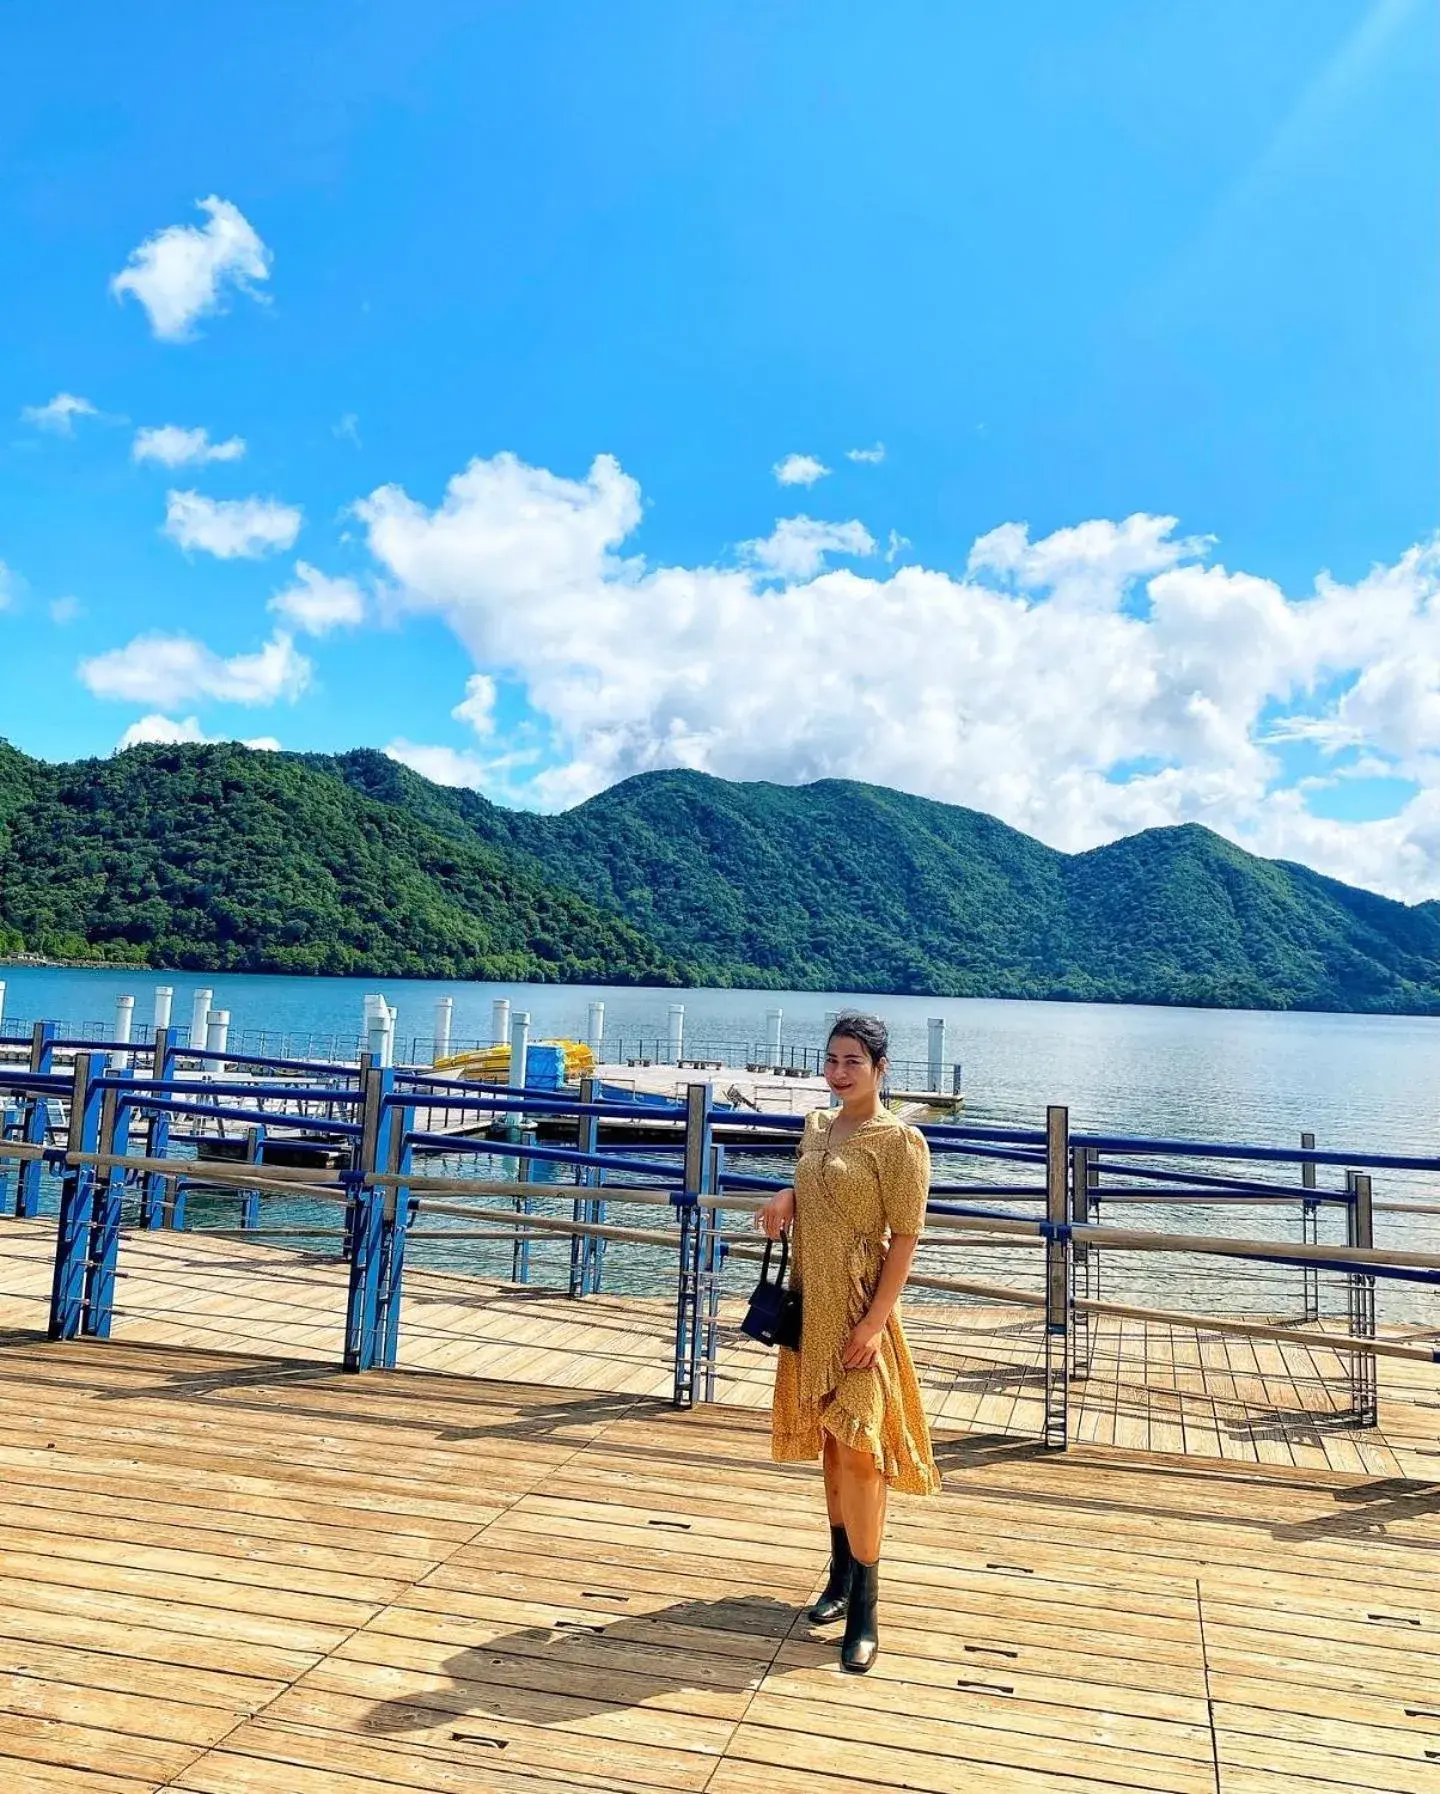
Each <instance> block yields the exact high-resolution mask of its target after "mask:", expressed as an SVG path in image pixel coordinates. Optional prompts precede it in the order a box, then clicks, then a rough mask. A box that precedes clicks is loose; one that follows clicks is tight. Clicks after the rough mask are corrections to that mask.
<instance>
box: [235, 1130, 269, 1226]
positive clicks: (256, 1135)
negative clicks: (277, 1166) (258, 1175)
mask: <svg viewBox="0 0 1440 1794" xmlns="http://www.w3.org/2000/svg"><path fill="white" fill-rule="evenodd" d="M264 1149H265V1130H264V1128H263V1127H252V1128H247V1129H246V1130H245V1163H246V1164H247V1165H258V1164H259V1163H260V1155H261V1153H262V1152H263V1151H264ZM240 1225H241V1226H242V1227H247V1228H248V1227H258V1226H259V1225H260V1192H259V1191H258V1190H241V1191H240Z"/></svg>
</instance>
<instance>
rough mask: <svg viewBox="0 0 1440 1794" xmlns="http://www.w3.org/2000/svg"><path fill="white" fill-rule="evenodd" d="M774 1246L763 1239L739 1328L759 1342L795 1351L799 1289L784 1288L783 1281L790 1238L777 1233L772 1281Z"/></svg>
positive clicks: (798, 1324) (771, 1242) (787, 1263)
mask: <svg viewBox="0 0 1440 1794" xmlns="http://www.w3.org/2000/svg"><path fill="white" fill-rule="evenodd" d="M774 1246H775V1242H774V1240H766V1242H765V1256H764V1258H763V1259H762V1260H761V1263H760V1281H759V1282H758V1283H757V1284H756V1285H755V1288H754V1290H753V1292H752V1293H751V1296H750V1306H749V1308H748V1309H747V1310H746V1311H745V1318H744V1320H743V1321H741V1323H740V1331H741V1332H742V1333H746V1334H748V1335H749V1336H750V1338H751V1339H758V1340H759V1341H760V1343H761V1345H767V1346H788V1347H789V1349H790V1350H791V1351H792V1352H798V1351H799V1349H800V1292H799V1290H798V1289H788V1288H787V1287H786V1285H785V1272H786V1268H787V1267H788V1265H789V1263H790V1241H789V1240H788V1239H787V1238H786V1237H785V1236H784V1235H783V1234H782V1235H781V1238H780V1270H779V1273H778V1275H777V1276H776V1278H775V1281H774V1282H773V1283H772V1282H771V1281H770V1254H771V1252H772V1251H773V1249H774Z"/></svg>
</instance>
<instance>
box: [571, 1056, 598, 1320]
mask: <svg viewBox="0 0 1440 1794" xmlns="http://www.w3.org/2000/svg"><path fill="white" fill-rule="evenodd" d="M594 1101H595V1080H594V1078H581V1080H580V1102H581V1105H582V1107H589V1106H590V1105H591V1104H593V1103H594ZM599 1138H600V1118H599V1116H597V1115H585V1114H581V1115H579V1116H577V1117H576V1126H575V1150H576V1151H577V1152H580V1153H589V1154H591V1155H592V1156H593V1155H594V1152H595V1149H596V1145H597V1143H598V1141H599ZM595 1169H596V1168H595V1166H593V1165H577V1166H576V1168H575V1181H576V1183H577V1184H579V1185H580V1186H581V1187H582V1188H584V1187H586V1186H588V1185H589V1184H590V1183H592V1182H593V1181H594V1180H593V1173H594V1171H595ZM590 1207H591V1198H590V1197H588V1196H577V1197H576V1198H575V1202H574V1218H575V1225H576V1226H577V1227H580V1226H583V1225H585V1224H587V1223H589V1221H590ZM591 1243H592V1242H591V1238H590V1237H589V1236H588V1235H581V1234H578V1233H572V1234H571V1236H570V1294H571V1296H585V1295H588V1294H589V1293H590V1291H589V1270H590V1246H591Z"/></svg>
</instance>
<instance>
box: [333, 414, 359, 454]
mask: <svg viewBox="0 0 1440 1794" xmlns="http://www.w3.org/2000/svg"><path fill="white" fill-rule="evenodd" d="M330 434H331V435H332V436H334V437H335V439H336V440H337V441H338V442H348V443H350V444H351V446H352V447H354V448H359V447H360V419H359V418H358V417H356V415H355V413H354V412H353V411H347V412H346V413H345V415H344V417H342V418H340V419H338V420H337V421H336V422H335V423H333V424H331V426H330Z"/></svg>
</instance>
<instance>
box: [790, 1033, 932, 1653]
mask: <svg viewBox="0 0 1440 1794" xmlns="http://www.w3.org/2000/svg"><path fill="white" fill-rule="evenodd" d="M888 1045H889V1041H888V1037H887V1035H886V1031H885V1024H884V1023H883V1022H881V1021H877V1020H876V1018H875V1017H874V1016H868V1015H842V1016H841V1017H840V1018H839V1019H838V1020H837V1022H836V1023H835V1026H834V1028H833V1029H832V1030H831V1032H830V1039H829V1042H828V1043H827V1047H826V1055H825V1081H826V1083H827V1084H829V1086H830V1088H831V1090H832V1091H833V1092H834V1094H835V1095H836V1096H837V1097H838V1098H839V1099H840V1107H839V1108H838V1109H832V1110H830V1111H829V1112H828V1113H827V1112H825V1111H821V1110H816V1111H814V1112H812V1113H811V1114H810V1115H809V1116H807V1117H806V1121H805V1131H804V1133H803V1134H802V1135H801V1138H800V1156H799V1159H798V1161H797V1163H796V1167H795V1183H794V1187H793V1188H791V1189H786V1190H781V1191H780V1192H779V1193H778V1194H777V1195H775V1196H773V1197H772V1198H771V1199H770V1201H769V1202H767V1203H766V1204H765V1205H764V1207H763V1208H762V1209H761V1210H760V1211H759V1216H758V1220H759V1225H760V1226H761V1227H762V1228H763V1230H764V1232H765V1234H766V1236H767V1237H768V1238H769V1239H772V1240H773V1239H778V1238H779V1237H780V1235H781V1234H782V1233H783V1232H784V1231H785V1230H786V1228H788V1227H791V1226H792V1225H793V1229H794V1251H793V1272H792V1278H791V1281H792V1284H793V1286H794V1287H795V1288H796V1289H798V1290H800V1291H801V1296H802V1303H801V1335H800V1349H799V1351H798V1352H792V1351H787V1350H785V1349H784V1348H783V1347H782V1348H781V1350H780V1355H779V1361H778V1363H777V1365H776V1370H775V1400H774V1406H773V1409H772V1426H773V1443H772V1451H773V1455H774V1457H775V1459H776V1461H777V1462H778V1463H803V1462H807V1461H808V1462H811V1463H813V1462H814V1460H815V1459H816V1458H817V1457H818V1458H821V1459H822V1460H823V1463H824V1469H825V1506H826V1508H827V1510H828V1512H829V1516H830V1547H831V1550H830V1577H829V1580H828V1581H827V1583H826V1584H825V1590H824V1593H823V1594H822V1595H821V1596H820V1599H819V1601H818V1602H817V1603H816V1604H815V1606H814V1607H813V1608H811V1610H810V1618H811V1620H812V1621H814V1622H815V1623H816V1624H817V1625H823V1624H825V1623H826V1622H827V1621H830V1620H837V1619H839V1618H840V1616H841V1615H842V1614H843V1615H844V1616H845V1637H844V1642H843V1643H842V1645H841V1648H840V1661H841V1663H842V1664H843V1665H844V1667H845V1668H846V1669H848V1670H853V1671H855V1672H856V1673H857V1674H863V1673H864V1672H865V1671H866V1670H868V1669H869V1668H870V1666H871V1664H872V1663H874V1661H875V1657H876V1653H877V1652H878V1650H879V1648H880V1641H879V1634H878V1631H877V1627H876V1617H875V1607H876V1601H877V1597H878V1593H879V1569H880V1546H881V1540H882V1538H883V1535H884V1531H885V1501H886V1495H887V1493H888V1491H889V1490H890V1489H899V1490H902V1491H903V1492H905V1493H906V1494H912V1495H934V1494H936V1493H938V1491H939V1488H940V1474H939V1472H938V1471H937V1470H936V1468H935V1458H934V1454H933V1453H932V1451H931V1448H930V1432H929V1428H928V1427H927V1426H926V1424H925V1410H924V1408H923V1407H922V1406H921V1402H920V1387H919V1384H918V1382H917V1380H916V1377H915V1366H914V1363H913V1361H912V1359H911V1357H910V1348H909V1346H908V1345H907V1344H906V1343H905V1334H904V1332H903V1330H902V1328H901V1325H900V1315H899V1312H898V1310H897V1307H896V1304H897V1303H898V1302H899V1299H900V1292H901V1291H902V1290H903V1289H904V1287H905V1279H906V1278H907V1277H908V1276H909V1275H910V1266H911V1263H912V1261H913V1259H914V1257H915V1242H916V1240H917V1238H918V1237H919V1234H920V1230H921V1229H922V1227H923V1226H924V1224H925V1202H926V1197H927V1195H928V1193H929V1188H930V1150H929V1148H928V1147H927V1146H926V1144H925V1139H924V1136H923V1135H922V1134H920V1133H919V1132H918V1130H917V1129H915V1128H913V1127H906V1126H905V1124H904V1123H903V1122H901V1121H898V1120H897V1119H896V1117H895V1116H894V1115H892V1114H891V1112H890V1111H889V1109H887V1108H886V1107H885V1106H884V1104H883V1103H882V1102H881V1100H880V1090H881V1085H882V1083H883V1080H884V1076H885V1055H886V1051H887V1048H888Z"/></svg>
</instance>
